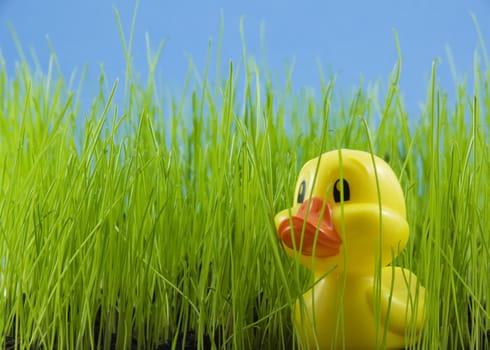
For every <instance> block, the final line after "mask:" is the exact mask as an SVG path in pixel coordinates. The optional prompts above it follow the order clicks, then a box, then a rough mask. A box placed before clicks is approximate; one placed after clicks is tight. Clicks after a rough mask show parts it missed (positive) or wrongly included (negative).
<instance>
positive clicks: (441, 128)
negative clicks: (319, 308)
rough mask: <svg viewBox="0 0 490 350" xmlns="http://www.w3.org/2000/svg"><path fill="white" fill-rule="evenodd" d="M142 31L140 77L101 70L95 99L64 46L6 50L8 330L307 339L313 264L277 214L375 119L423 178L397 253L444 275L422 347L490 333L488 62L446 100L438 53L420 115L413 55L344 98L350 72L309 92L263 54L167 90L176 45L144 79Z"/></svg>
mask: <svg viewBox="0 0 490 350" xmlns="http://www.w3.org/2000/svg"><path fill="white" fill-rule="evenodd" d="M130 47H131V40H130V41H129V43H128V45H126V43H124V49H125V56H126V58H127V60H128V69H127V76H126V77H125V80H124V84H122V83H119V82H118V81H116V82H113V84H112V86H111V87H110V88H107V87H106V85H107V84H108V82H107V79H106V77H105V75H104V73H103V72H101V74H100V79H99V81H100V82H101V85H100V91H99V93H98V94H96V95H95V96H94V97H93V99H92V101H91V103H90V105H89V107H84V106H85V103H83V101H81V100H80V89H82V86H83V85H80V86H78V87H73V86H72V85H73V84H71V83H70V81H69V82H67V81H66V80H65V78H64V77H63V76H62V75H61V74H60V73H59V71H57V70H56V68H55V67H56V57H55V56H54V55H53V56H52V58H51V62H50V66H49V67H50V68H49V69H48V72H47V73H46V72H43V71H41V70H39V69H36V70H32V67H30V66H29V65H28V64H27V63H26V62H25V61H21V62H19V63H18V64H17V66H16V70H15V73H14V74H10V75H9V74H8V73H7V69H6V67H5V61H4V60H3V59H2V58H1V56H0V170H1V175H0V191H1V193H0V232H1V235H0V257H1V259H2V265H1V277H2V278H1V290H4V293H2V295H3V296H0V339H1V340H2V343H5V342H7V341H9V342H10V343H12V342H13V343H15V344H16V346H18V347H19V348H39V347H43V348H48V349H51V348H54V347H57V348H60V349H70V348H72V349H75V348H77V349H78V348H96V347H98V348H108V347H109V345H110V344H113V343H114V342H115V346H116V347H117V348H131V347H134V346H139V347H140V348H147V349H150V348H155V347H156V346H158V345H159V344H160V345H161V344H164V343H167V344H169V345H173V346H174V347H182V346H183V344H185V343H186V341H187V342H190V341H193V340H196V341H197V345H198V347H199V348H208V347H211V346H212V347H216V348H235V349H251V348H261V349H266V348H269V349H277V348H297V347H298V342H297V340H298V339H297V335H296V333H295V329H294V326H293V324H292V318H291V312H292V311H291V310H292V307H293V305H294V302H295V300H296V299H297V298H298V296H299V295H301V294H302V293H303V292H304V291H305V289H306V288H308V285H310V283H311V278H310V276H309V274H308V272H307V271H305V270H303V269H302V268H301V267H298V266H297V265H295V264H294V262H293V261H291V259H288V257H287V256H285V254H284V253H283V251H282V249H281V247H280V245H279V243H278V240H277V238H276V233H275V228H274V223H273V217H274V214H275V213H276V212H277V211H278V210H279V209H282V208H285V207H287V206H288V204H289V203H291V202H292V195H293V194H292V192H293V186H294V183H295V181H296V175H297V173H298V170H299V168H300V167H301V165H302V164H303V163H304V162H305V161H306V160H308V159H310V158H312V157H315V156H317V155H318V154H320V153H321V152H325V151H327V150H331V149H334V148H337V147H338V146H341V147H350V148H359V149H365V150H367V149H368V147H369V139H370V137H372V139H373V140H374V147H375V151H376V153H377V154H379V155H380V156H382V157H384V158H385V159H387V160H388V161H389V163H390V164H391V166H392V167H393V169H394V170H395V172H396V173H397V174H399V177H400V181H401V183H402V186H403V188H404V191H405V195H406V201H407V211H408V214H407V215H408V220H409V223H410V228H411V236H410V242H409V244H408V247H407V248H406V250H405V251H404V253H403V254H402V256H401V257H400V258H399V259H398V261H397V263H399V264H401V265H403V266H406V267H408V268H410V269H411V270H412V271H414V272H415V273H416V274H417V275H418V277H419V278H420V279H421V282H422V283H423V285H425V287H426V289H427V318H426V324H425V328H424V332H423V334H422V337H421V339H420V342H419V343H418V344H417V345H416V347H417V348H419V347H420V348H423V349H433V348H454V347H469V348H475V349H476V348H484V347H485V346H486V347H488V346H490V340H489V335H488V333H489V330H490V305H489V303H490V288H489V286H490V280H489V279H490V277H489V276H490V249H489V245H490V243H489V240H490V238H489V233H488V229H487V228H488V227H490V222H489V221H490V215H489V204H488V201H487V198H489V197H490V193H489V192H490V186H488V184H487V179H488V178H489V177H490V163H489V160H488V159H490V158H489V157H490V150H489V146H488V132H489V130H488V128H489V123H490V110H489V108H490V92H489V84H490V73H489V71H488V67H484V68H483V67H481V65H480V63H479V61H478V60H477V59H476V60H475V66H474V78H475V79H474V80H475V82H474V87H473V89H472V90H473V91H472V92H469V91H470V90H471V89H469V87H467V86H466V85H465V83H462V84H460V85H458V95H457V98H456V99H455V101H449V100H448V98H447V94H446V93H445V92H444V90H442V88H441V87H439V86H438V85H437V64H436V63H434V65H433V74H432V80H431V83H430V85H429V87H428V93H427V100H426V102H425V106H424V109H423V111H422V113H421V115H419V116H417V115H409V113H408V112H407V110H406V109H405V107H404V105H403V101H402V92H401V91H400V89H399V86H398V79H399V76H400V68H401V59H400V61H399V62H397V63H396V65H395V68H394V70H393V73H392V75H391V76H390V77H389V80H388V83H387V88H386V92H385V94H383V95H378V94H377V93H375V90H367V89H366V88H365V87H364V86H360V87H359V88H358V90H357V91H356V93H355V94H354V95H353V96H352V97H351V98H350V100H348V101H347V102H344V103H340V102H339V101H338V100H336V99H335V98H334V96H336V95H335V93H334V92H335V91H336V88H335V82H334V80H327V79H325V78H324V77H322V76H320V77H319V79H320V81H321V82H322V89H321V95H320V96H315V95H313V94H311V93H295V92H293V91H295V90H294V89H293V87H292V86H291V82H290V80H287V81H286V84H285V85H284V86H279V85H276V84H275V82H274V81H273V80H271V79H270V78H269V77H268V74H267V72H264V71H262V69H261V67H260V66H259V65H257V64H256V63H255V61H254V59H253V57H250V56H249V57H245V58H244V62H245V63H244V64H243V65H241V66H236V65H234V64H233V63H230V64H229V69H228V71H227V72H222V74H223V75H222V76H224V79H220V78H218V79H217V80H215V81H213V79H211V78H210V77H209V76H208V69H207V68H206V69H205V71H204V74H203V76H198V77H196V76H195V74H194V73H193V72H194V71H195V69H194V67H191V69H190V73H189V75H188V77H187V78H186V84H185V87H184V91H183V92H182V95H181V96H167V95H165V94H163V92H162V91H161V90H160V89H159V83H158V82H157V81H156V79H155V71H156V66H157V64H156V63H157V62H158V59H159V57H160V52H161V49H159V50H157V52H156V53H155V54H152V51H151V50H150V49H149V50H148V62H149V72H150V73H149V76H148V77H147V80H146V81H145V82H144V83H143V82H141V80H139V79H138V78H137V75H136V72H134V68H133V67H132V66H131V49H130ZM476 57H477V56H476ZM208 63H211V62H208ZM285 74H287V72H286V73H285ZM122 85H124V87H123V86H122ZM121 89H122V91H124V99H123V101H122V102H117V101H116V100H115V97H114V96H115V95H116V94H117V91H121ZM366 124H367V125H368V126H369V130H366V128H365V125H366ZM368 133H370V135H368ZM183 338H184V340H183ZM113 345H114V344H113Z"/></svg>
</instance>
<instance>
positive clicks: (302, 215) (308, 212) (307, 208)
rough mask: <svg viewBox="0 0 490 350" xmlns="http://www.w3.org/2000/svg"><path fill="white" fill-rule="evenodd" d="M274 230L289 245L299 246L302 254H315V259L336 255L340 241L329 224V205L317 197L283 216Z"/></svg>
mask: <svg viewBox="0 0 490 350" xmlns="http://www.w3.org/2000/svg"><path fill="white" fill-rule="evenodd" d="M324 207H325V208H324ZM322 209H324V210H323V213H322ZM322 214H323V216H322ZM278 233H279V237H280V238H281V240H282V241H283V242H284V244H285V245H286V246H288V247H289V248H291V249H293V250H294V249H301V253H302V254H303V255H309V256H311V255H313V254H315V256H316V257H319V258H327V257H331V256H335V255H337V254H338V253H339V251H340V245H341V244H342V239H341V238H340V237H339V235H338V234H337V232H336V231H335V228H334V227H333V222H332V208H331V207H330V204H328V203H326V205H325V204H324V202H323V200H322V199H321V198H318V197H313V198H311V199H310V200H307V201H305V202H303V204H301V207H300V208H299V210H298V213H297V214H296V215H293V216H292V217H291V218H285V219H283V220H282V222H280V224H279V227H278ZM293 240H294V242H293Z"/></svg>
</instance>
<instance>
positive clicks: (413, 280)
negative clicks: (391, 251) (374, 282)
mask: <svg viewBox="0 0 490 350" xmlns="http://www.w3.org/2000/svg"><path fill="white" fill-rule="evenodd" d="M374 290H375V288H372V289H371V288H370V289H369V291H368V300H369V302H370V304H371V307H372V310H373V313H374V310H375V308H378V307H379V309H378V310H379V313H380V321H381V325H384V326H385V327H386V328H388V330H389V331H391V332H393V333H397V334H400V335H402V336H404V335H405V334H408V335H410V336H412V335H416V334H419V333H420V330H421V329H422V325H423V322H424V310H425V306H424V305H425V288H424V287H422V286H421V285H420V284H419V283H418V281H417V276H415V274H413V273H412V272H411V271H409V270H407V269H403V268H401V267H396V266H387V267H385V268H383V269H382V270H381V288H380V291H381V292H380V294H379V295H378V296H375V294H374ZM378 297H379V299H378ZM376 299H378V300H379V301H378V303H376ZM376 304H377V305H376ZM375 306H376V307H375ZM387 318H388V321H386V319H387ZM413 332H415V334H414V333H413Z"/></svg>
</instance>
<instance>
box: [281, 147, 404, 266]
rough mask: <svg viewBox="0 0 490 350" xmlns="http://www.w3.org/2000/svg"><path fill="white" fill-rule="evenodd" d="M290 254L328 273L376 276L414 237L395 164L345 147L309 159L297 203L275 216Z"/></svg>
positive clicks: (299, 178)
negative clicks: (377, 265) (392, 164)
mask: <svg viewBox="0 0 490 350" xmlns="http://www.w3.org/2000/svg"><path fill="white" fill-rule="evenodd" d="M275 223H276V228H277V232H278V234H279V238H280V239H281V241H282V243H283V246H284V248H285V250H286V252H287V253H288V254H289V255H290V256H292V257H295V258H297V259H299V262H300V263H301V264H303V265H304V266H306V267H308V268H310V269H313V270H314V271H315V272H318V273H324V272H325V271H326V270H327V269H330V268H331V267H332V266H336V269H335V270H334V273H344V272H346V273H347V274H372V273H373V272H374V270H375V267H376V264H377V263H379V262H381V264H382V266H385V265H387V264H388V263H389V262H390V261H392V260H393V259H394V257H396V256H397V255H398V254H399V252H400V251H401V250H402V249H403V248H404V246H405V245H406V243H407V240H408V231H409V230H408V223H407V220H406V209H405V200H404V196H403V191H402V189H401V186H400V184H399V182H398V179H397V177H396V175H395V174H394V172H393V170H392V169H391V168H390V166H389V165H388V164H387V163H386V162H385V161H384V160H383V159H381V158H379V157H377V156H373V155H371V153H367V152H362V151H356V150H348V149H340V150H335V151H331V152H327V153H324V154H323V155H321V156H320V157H318V158H315V159H312V160H310V161H308V162H307V163H306V164H305V165H304V166H303V168H302V169H301V172H300V174H299V177H298V181H297V184H296V190H295V194H294V203H293V206H292V207H291V208H290V209H286V210H283V211H281V212H279V213H278V214H277V215H276V217H275Z"/></svg>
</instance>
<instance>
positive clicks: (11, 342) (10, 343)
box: [5, 331, 211, 350]
mask: <svg viewBox="0 0 490 350" xmlns="http://www.w3.org/2000/svg"><path fill="white" fill-rule="evenodd" d="M116 339H117V334H116V333H113V334H112V335H111V344H110V347H109V349H108V350H116V349H117V347H116ZM184 339H185V340H184ZM15 343H16V342H15V338H14V337H7V339H6V341H5V350H15V349H18V348H19V345H17V347H16V344H15ZM197 343H198V341H197V338H196V334H195V332H194V331H189V332H187V334H186V336H185V337H184V336H180V337H179V338H178V339H177V343H176V347H175V348H176V349H184V350H194V349H197ZM203 345H204V349H205V350H208V349H211V340H210V339H209V338H208V337H205V338H204V339H203ZM32 349H33V350H37V349H44V348H43V347H35V346H34V347H32ZM131 349H132V350H150V349H145V348H141V347H139V348H138V343H137V342H136V340H135V339H133V342H132V344H131ZM170 349H172V343H170V342H166V343H164V344H160V345H158V346H157V347H155V348H154V349H151V350H170Z"/></svg>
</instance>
